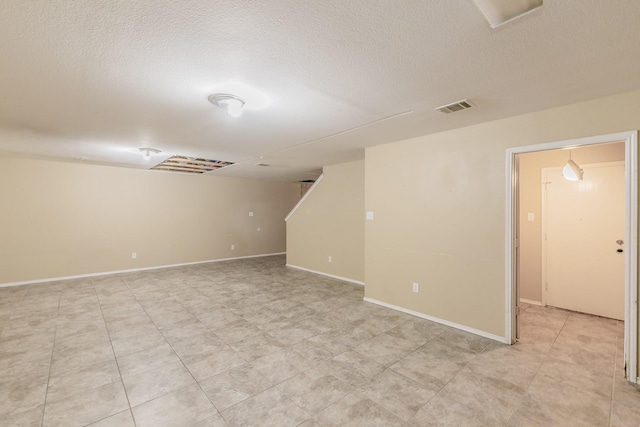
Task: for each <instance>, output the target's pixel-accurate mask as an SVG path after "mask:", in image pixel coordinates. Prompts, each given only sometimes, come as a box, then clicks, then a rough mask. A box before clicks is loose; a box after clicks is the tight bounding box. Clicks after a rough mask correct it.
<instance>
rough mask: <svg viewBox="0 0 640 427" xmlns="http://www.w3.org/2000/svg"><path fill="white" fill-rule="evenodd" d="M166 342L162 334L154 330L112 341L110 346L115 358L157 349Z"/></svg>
mask: <svg viewBox="0 0 640 427" xmlns="http://www.w3.org/2000/svg"><path fill="white" fill-rule="evenodd" d="M166 342H167V341H166V340H165V339H164V337H163V336H162V334H161V333H160V332H159V331H157V330H156V331H153V332H151V331H150V332H148V333H145V334H143V335H138V336H136V337H132V338H117V339H112V341H111V344H112V345H113V351H114V352H115V354H116V357H123V356H127V355H129V354H133V353H137V352H139V351H142V350H147V349H149V348H156V347H159V346H161V345H162V344H165V343H166Z"/></svg>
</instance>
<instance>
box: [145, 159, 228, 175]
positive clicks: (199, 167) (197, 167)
mask: <svg viewBox="0 0 640 427" xmlns="http://www.w3.org/2000/svg"><path fill="white" fill-rule="evenodd" d="M232 164H233V162H223V161H220V160H207V159H198V158H195V157H186V156H172V157H169V158H168V159H167V160H165V161H164V162H162V163H159V164H157V165H155V166H154V167H152V168H151V169H153V170H161V171H168V172H183V173H205V172H211V171H213V170H216V169H220V168H223V167H225V166H229V165H232Z"/></svg>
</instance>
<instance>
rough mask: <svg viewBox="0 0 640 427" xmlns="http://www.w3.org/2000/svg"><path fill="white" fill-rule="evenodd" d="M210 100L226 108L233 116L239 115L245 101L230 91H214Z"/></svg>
mask: <svg viewBox="0 0 640 427" xmlns="http://www.w3.org/2000/svg"><path fill="white" fill-rule="evenodd" d="M209 101H210V102H211V103H212V104H214V105H217V106H218V107H220V108H224V109H226V110H227V113H229V115H230V116H233V117H239V116H240V115H241V114H242V108H243V107H244V101H243V100H242V99H240V98H239V97H237V96H235V95H231V94H230V93H214V94H213V95H209Z"/></svg>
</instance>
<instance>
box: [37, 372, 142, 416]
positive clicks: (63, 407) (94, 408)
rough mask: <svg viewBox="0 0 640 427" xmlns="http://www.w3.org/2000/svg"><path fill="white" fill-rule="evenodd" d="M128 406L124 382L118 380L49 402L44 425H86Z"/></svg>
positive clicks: (45, 411)
mask: <svg viewBox="0 0 640 427" xmlns="http://www.w3.org/2000/svg"><path fill="white" fill-rule="evenodd" d="M128 408H129V404H128V403H127V397H126V395H125V392H124V388H123V386H122V382H120V381H117V382H114V383H111V384H107V385H103V386H101V387H98V388H95V389H92V390H90V391H87V392H85V393H81V394H77V395H74V396H72V397H70V398H67V399H65V400H61V401H58V402H52V403H47V405H46V407H45V410H44V423H43V426H45V427H46V426H68V427H72V426H84V425H87V424H91V423H93V422H96V421H99V420H102V419H104V418H107V417H109V416H111V415H115V414H117V413H119V412H122V411H124V410H126V409H128Z"/></svg>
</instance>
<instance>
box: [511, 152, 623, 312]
mask: <svg viewBox="0 0 640 427" xmlns="http://www.w3.org/2000/svg"><path fill="white" fill-rule="evenodd" d="M518 157H519V163H520V173H519V178H520V180H519V182H520V209H519V210H520V212H519V220H520V269H519V272H520V297H521V298H524V299H527V300H530V301H536V302H540V301H542V234H541V232H542V210H541V208H542V185H541V183H542V181H541V177H542V168H548V167H562V166H564V165H565V164H566V163H567V159H568V158H569V151H568V150H550V151H539V152H535V153H525V154H520V155H519V156H518ZM571 157H572V158H573V160H575V161H576V162H577V163H578V164H579V165H585V164H590V163H603V162H613V161H618V160H620V161H624V143H623V142H620V143H615V144H598V145H592V146H587V147H581V148H575V149H573V150H571ZM529 213H532V214H533V217H534V220H533V221H529V220H528V219H527V214H529Z"/></svg>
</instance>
